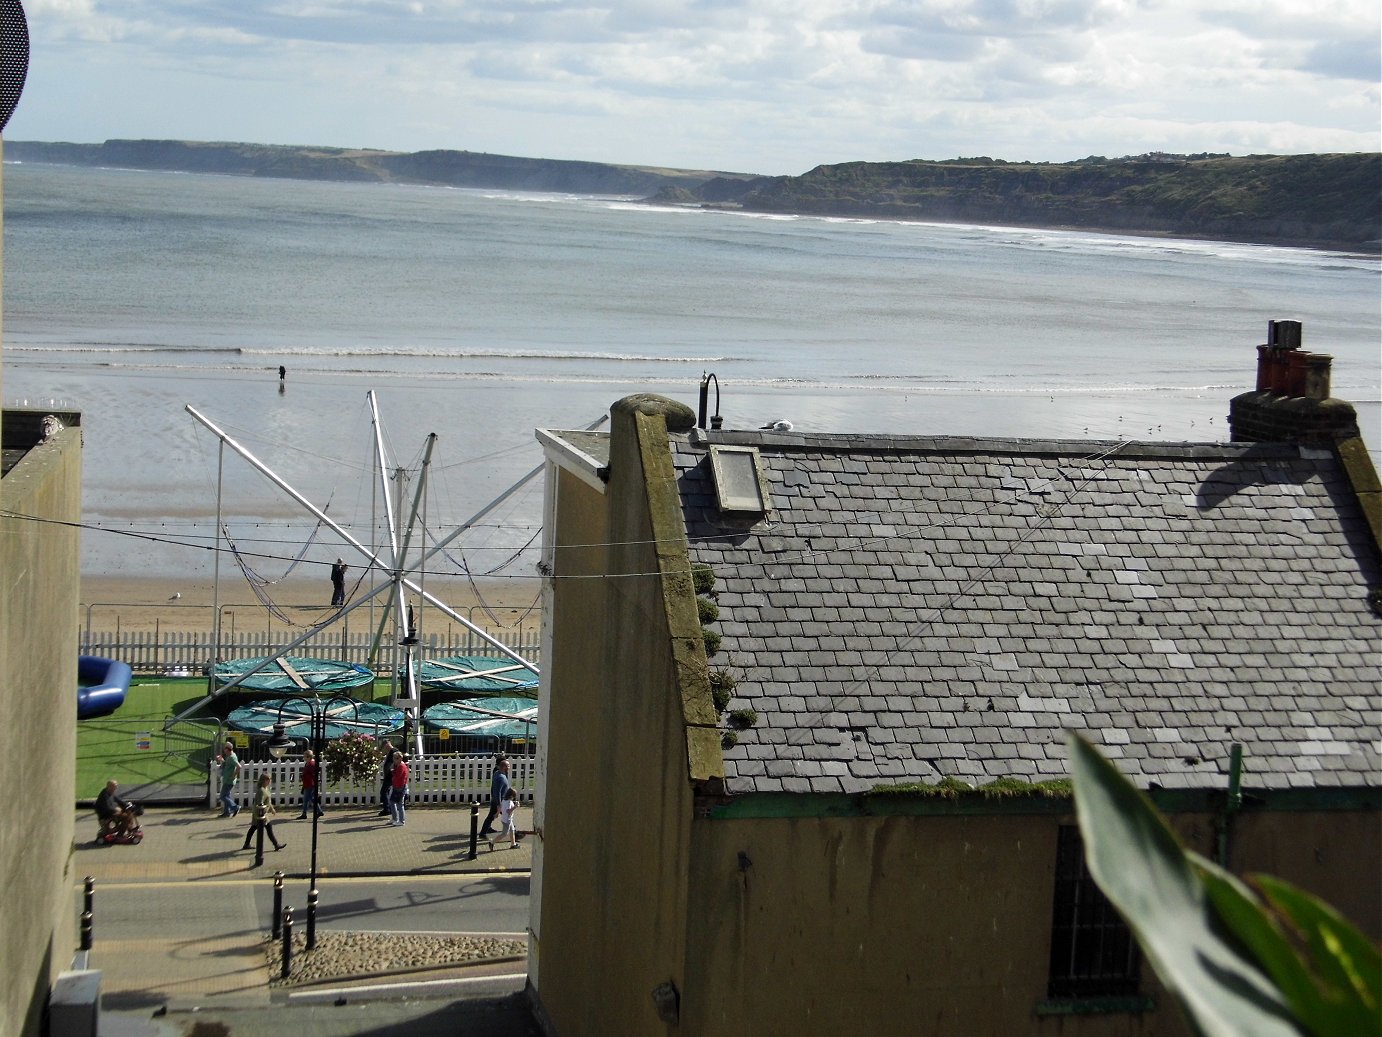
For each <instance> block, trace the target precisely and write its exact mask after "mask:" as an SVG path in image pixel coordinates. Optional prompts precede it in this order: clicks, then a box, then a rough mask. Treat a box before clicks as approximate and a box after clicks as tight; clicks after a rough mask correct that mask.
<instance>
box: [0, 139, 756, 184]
mask: <svg viewBox="0 0 1382 1037" xmlns="http://www.w3.org/2000/svg"><path fill="white" fill-rule="evenodd" d="M5 158H6V159H9V160H14V161H19V162H47V163H54V164H58V165H72V166H106V167H111V168H120V169H158V170H168V171H172V172H180V173H220V174H224V175H228V176H263V177H279V178H283V179H288V180H348V181H357V182H365V183H369V182H376V183H411V184H439V185H445V186H448V187H489V188H507V189H509V190H514V191H555V192H571V193H578V194H613V195H635V196H644V195H648V194H652V193H654V192H656V191H659V190H661V189H663V188H669V187H670V188H677V187H680V188H692V189H694V188H697V187H699V186H700V185H702V184H704V183H706V182H707V181H711V180H717V179H723V180H726V181H728V182H731V183H733V182H735V180H736V179H751V178H750V177H748V176H747V175H746V174H736V173H724V172H718V171H713V170H685V169H660V168H656V167H651V166H620V165H611V164H606V163H601V162H571V161H564V160H560V159H545V158H515V157H513V156H510V155H491V154H487V153H484V152H476V151H416V152H398V151H374V150H370V149H364V148H325V147H320V148H318V147H298V146H290V145H279V144H232V143H214V142H211V143H209V142H204V141H185V140H108V141H106V142H105V143H103V144H66V143H48V142H41V141H6V142H5Z"/></svg>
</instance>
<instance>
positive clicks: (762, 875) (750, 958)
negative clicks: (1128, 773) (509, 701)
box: [684, 815, 1187, 1037]
mask: <svg viewBox="0 0 1382 1037" xmlns="http://www.w3.org/2000/svg"><path fill="white" fill-rule="evenodd" d="M1059 821H1060V819H1059V818H1057V817H1055V816H1050V815H1048V816H1038V817H994V816H967V817H886V818H838V819H833V818H809V819H808V818H791V819H777V820H753V821H747V820H736V821H709V820H706V821H697V823H696V826H695V847H696V852H695V862H694V866H693V869H692V875H691V881H692V889H693V891H694V892H693V900H692V904H691V917H692V918H693V919H694V920H695V925H694V928H693V931H692V934H691V936H692V943H691V946H692V948H693V949H692V951H691V952H690V953H689V954H688V961H687V972H688V974H689V975H691V976H692V977H693V978H694V983H693V985H692V986H691V988H690V989H689V990H688V992H687V997H686V1001H685V1002H684V1006H685V1013H686V1019H687V1023H686V1026H685V1027H684V1032H685V1033H687V1034H695V1035H696V1037H710V1035H730V1034H758V1033H802V1034H806V1033H810V1034H834V1033H850V1032H855V1033H868V1034H898V1035H907V1037H923V1035H939V1034H945V1035H955V1037H970V1035H984V1034H991V1035H1000V1034H1004V1035H1006V1034H1053V1035H1054V1034H1081V1035H1086V1034H1087V1035H1094V1034H1098V1035H1100V1037H1123V1035H1132V1034H1153V1033H1155V1034H1166V1035H1176V1037H1181V1035H1186V1034H1187V1031H1186V1030H1185V1029H1184V1027H1183V1024H1182V1022H1181V1020H1180V1018H1179V1011H1178V1009H1176V1008H1175V1007H1174V1006H1172V1005H1170V1004H1168V1003H1167V1002H1166V1001H1165V999H1164V998H1161V997H1158V998H1157V1000H1158V1007H1157V1008H1156V1009H1155V1010H1153V1011H1151V1012H1148V1013H1145V1014H1142V1015H1133V1014H1114V1015H1101V1016H1082V1017H1073V1016H1049V1017H1038V1016H1037V1015H1036V1011H1035V1010H1036V1006H1037V1004H1038V1003H1039V1002H1041V1001H1043V1000H1044V999H1045V998H1046V982H1047V969H1048V960H1049V954H1050V930H1051V905H1052V890H1053V881H1054V874H1055V852H1056V830H1057V824H1058V822H1059ZM741 853H742V854H744V855H745V857H746V858H747V860H748V861H749V862H750V863H749V864H748V866H747V867H745V868H742V869H741V867H740V863H739V855H740V854H741ZM1143 990H1144V992H1145V993H1151V994H1153V996H1156V995H1157V994H1159V993H1160V991H1159V989H1158V988H1157V987H1156V984H1155V981H1154V980H1151V979H1147V980H1146V981H1144V984H1143Z"/></svg>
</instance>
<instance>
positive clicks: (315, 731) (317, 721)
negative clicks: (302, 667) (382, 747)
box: [269, 695, 360, 951]
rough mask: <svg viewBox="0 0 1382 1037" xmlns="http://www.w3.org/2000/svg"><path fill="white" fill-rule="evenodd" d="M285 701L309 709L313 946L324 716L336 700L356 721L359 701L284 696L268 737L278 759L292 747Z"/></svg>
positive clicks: (311, 944)
mask: <svg viewBox="0 0 1382 1037" xmlns="http://www.w3.org/2000/svg"><path fill="white" fill-rule="evenodd" d="M289 702H301V703H303V704H304V705H305V706H306V707H307V709H308V712H309V717H310V723H311V731H312V736H311V737H312V756H313V758H314V760H315V762H316V766H317V802H316V804H315V805H314V808H313V810H312V877H311V880H310V881H311V887H310V888H309V889H308V890H307V950H309V951H310V950H312V949H314V948H315V947H316V946H317V822H318V821H319V820H320V819H321V794H322V783H323V770H322V752H323V750H324V749H325V746H326V718H327V714H328V713H329V712H330V711H331V707H332V705H333V704H335V703H337V702H340V703H341V704H342V705H348V706H350V707H351V709H352V710H354V712H355V722H356V723H357V724H358V723H359V722H360V703H358V702H356V701H355V700H354V699H352V698H347V697H345V696H343V695H332V696H331V697H330V698H329V699H327V700H326V702H325V703H323V702H322V701H321V700H320V699H316V698H312V699H304V698H298V697H296V696H295V697H293V698H289V699H284V700H283V701H282V702H281V703H279V706H278V720H277V722H275V724H274V734H273V737H272V738H270V739H269V755H270V756H272V757H273V758H274V759H275V760H281V759H283V757H284V756H286V755H287V754H288V750H289V749H291V748H292V747H293V740H292V739H291V738H289V737H288V735H287V734H286V733H285V730H284V727H283V707H284V706H286V705H287V704H288V703H289Z"/></svg>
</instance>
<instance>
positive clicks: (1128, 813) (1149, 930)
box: [1067, 732, 1302, 1037]
mask: <svg viewBox="0 0 1382 1037" xmlns="http://www.w3.org/2000/svg"><path fill="white" fill-rule="evenodd" d="M1067 744H1068V745H1069V748H1070V758H1071V772H1072V775H1073V778H1074V783H1075V809H1076V812H1077V814H1078V816H1079V822H1080V834H1081V835H1082V836H1083V838H1084V844H1085V857H1086V860H1087V862H1088V864H1089V870H1090V872H1091V874H1093V876H1094V879H1095V881H1096V882H1097V883H1098V884H1099V888H1100V889H1102V890H1103V891H1104V894H1105V895H1106V896H1107V897H1108V898H1109V900H1110V901H1112V902H1113V904H1114V906H1115V907H1117V908H1118V910H1119V912H1120V913H1121V914H1122V915H1123V917H1124V919H1125V920H1126V921H1127V923H1128V926H1129V927H1130V928H1131V929H1132V931H1133V933H1134V934H1135V935H1136V937H1137V941H1138V943H1139V944H1140V945H1141V947H1142V951H1143V953H1144V954H1145V955H1146V957H1147V960H1148V961H1149V962H1150V963H1151V964H1152V967H1153V968H1154V969H1156V972H1157V975H1158V976H1160V977H1161V981H1162V982H1163V983H1164V984H1166V987H1167V988H1168V989H1169V990H1170V991H1171V992H1172V993H1173V994H1174V995H1175V996H1176V997H1177V999H1178V1000H1179V1001H1180V1003H1181V1005H1182V1007H1183V1008H1184V1009H1185V1012H1186V1015H1187V1016H1188V1018H1189V1020H1190V1024H1191V1026H1192V1027H1193V1028H1194V1029H1195V1030H1196V1032H1197V1033H1199V1034H1202V1035H1204V1037H1241V1035H1243V1034H1253V1035H1255V1037H1300V1034H1301V1032H1302V1031H1301V1030H1300V1029H1299V1028H1298V1027H1297V1026H1296V1024H1295V1023H1294V1022H1293V1020H1292V1018H1291V1015H1290V1011H1289V1009H1288V1007H1287V1005H1286V1002H1285V1000H1284V999H1283V997H1282V995H1281V993H1280V991H1278V990H1277V989H1276V987H1275V986H1274V985H1273V984H1272V982H1271V981H1270V980H1269V979H1268V978H1267V976H1265V975H1264V974H1263V972H1262V970H1261V969H1260V968H1259V967H1258V966H1257V965H1256V964H1255V963H1254V962H1253V961H1252V960H1251V959H1250V958H1249V957H1248V956H1247V955H1246V954H1245V953H1244V951H1243V948H1242V945H1241V944H1239V943H1238V942H1236V941H1234V940H1232V939H1231V938H1230V937H1228V935H1227V934H1226V933H1225V931H1224V929H1223V927H1222V925H1221V924H1220V923H1218V922H1217V920H1216V917H1215V915H1214V913H1213V908H1212V906H1211V904H1210V902H1209V898H1208V896H1207V895H1206V893H1205V889H1204V887H1203V885H1201V883H1200V880H1199V877H1198V876H1197V874H1196V873H1195V871H1194V869H1193V868H1192V867H1191V865H1190V862H1189V860H1188V859H1187V858H1186V855H1185V851H1184V850H1183V849H1182V847H1181V845H1180V842H1179V841H1178V840H1177V839H1176V837H1175V834H1174V833H1173V832H1172V831H1171V830H1170V828H1168V827H1167V826H1166V823H1165V822H1164V821H1163V820H1162V819H1161V817H1160V815H1158V814H1157V812H1156V810H1155V808H1154V807H1153V806H1152V804H1151V802H1150V800H1148V799H1147V797H1146V796H1145V795H1143V794H1142V793H1141V792H1139V791H1138V790H1137V789H1136V788H1134V787H1133V785H1132V783H1131V782H1129V781H1128V780H1127V779H1126V778H1124V777H1123V776H1122V775H1121V774H1119V773H1118V770H1117V769H1116V768H1115V767H1114V766H1113V765H1112V764H1111V763H1109V762H1108V761H1107V760H1105V759H1104V758H1103V757H1102V756H1101V755H1100V754H1099V753H1098V751H1097V750H1095V749H1094V747H1093V746H1091V745H1090V744H1089V743H1088V742H1086V741H1085V740H1084V739H1082V738H1080V737H1079V736H1078V735H1077V734H1075V733H1073V732H1071V733H1070V734H1069V735H1068V736H1067Z"/></svg>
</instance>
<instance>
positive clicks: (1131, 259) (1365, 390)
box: [0, 163, 1382, 580]
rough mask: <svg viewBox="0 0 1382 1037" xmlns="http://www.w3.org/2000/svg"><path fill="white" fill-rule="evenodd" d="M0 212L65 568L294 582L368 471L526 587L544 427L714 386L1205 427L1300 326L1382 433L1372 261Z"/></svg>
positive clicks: (1223, 436)
mask: <svg viewBox="0 0 1382 1037" xmlns="http://www.w3.org/2000/svg"><path fill="white" fill-rule="evenodd" d="M4 209H5V221H4V324H3V332H4V352H3V361H4V369H3V378H2V379H0V394H3V401H4V403H5V405H6V406H36V407H44V408H48V407H51V408H53V409H76V410H80V411H81V413H82V419H81V420H82V426H83V429H84V443H85V447H84V476H83V480H84V481H83V495H84V503H83V524H84V531H83V534H82V552H83V555H82V568H83V572H84V573H86V574H92V575H113V576H140V575H148V576H158V577H168V576H177V577H180V578H188V579H192V578H201V577H207V576H208V575H209V574H210V573H211V572H212V570H213V566H214V562H213V559H214V558H215V557H216V552H215V550H214V549H215V548H216V547H217V546H226V544H227V543H233V544H234V545H235V548H236V555H235V557H236V558H237V559H238V561H239V562H241V563H243V564H244V565H246V566H247V567H249V568H250V569H251V570H252V571H254V572H255V573H256V574H257V575H258V576H260V577H262V578H264V579H266V580H276V579H282V578H288V576H289V574H290V573H293V572H298V571H300V570H299V569H298V567H299V566H301V565H303V564H308V565H315V564H317V563H321V564H326V563H328V562H329V561H331V560H332V559H333V558H334V557H335V556H337V555H345V554H349V555H352V557H353V558H356V559H358V558H359V557H361V555H360V551H359V549H358V548H356V547H352V546H350V545H349V543H348V541H347V540H346V537H347V536H348V537H349V538H351V539H353V540H354V542H355V543H356V544H359V545H363V547H364V548H365V549H367V550H369V551H374V550H382V549H383V548H382V545H383V544H384V542H385V536H384V533H383V530H384V529H386V527H387V518H386V516H387V510H388V509H387V508H386V507H385V504H384V499H385V494H386V493H388V494H389V495H390V497H391V498H392V499H394V500H396V501H402V504H401V505H398V506H397V507H396V509H395V510H396V512H397V513H398V517H397V518H396V521H395V524H396V526H397V527H399V528H400V530H401V528H402V526H403V525H404V522H403V518H404V513H406V512H408V511H409V510H410V508H411V505H412V503H413V502H414V501H416V502H417V505H418V518H417V522H416V528H415V535H414V538H413V540H412V541H411V543H412V544H413V545H414V548H416V546H417V545H419V544H422V543H428V544H433V543H436V542H437V541H440V540H442V539H443V538H446V537H448V536H450V537H451V539H450V541H449V543H448V544H447V546H446V548H445V550H444V551H442V552H440V553H439V554H436V555H434V556H433V558H432V560H431V561H429V563H428V571H429V573H431V572H438V573H440V574H441V575H447V576H456V575H462V576H467V577H487V578H491V579H503V578H517V579H531V578H532V577H533V575H534V566H535V564H536V562H537V560H538V558H537V555H536V553H535V547H534V545H535V544H536V543H537V542H538V539H539V537H540V525H541V515H542V493H543V484H542V479H541V478H540V477H538V478H531V479H528V480H527V481H526V482H524V481H523V480H524V477H525V476H527V475H529V473H531V472H533V471H534V470H537V469H538V468H540V466H541V463H542V453H541V448H540V446H539V444H538V442H537V440H536V437H535V434H534V433H535V430H536V429H538V428H561V429H570V428H584V427H587V426H589V425H591V424H593V423H595V422H598V421H599V420H600V419H601V418H602V417H604V416H606V415H607V414H608V411H609V408H610V405H611V404H612V403H614V402H615V401H616V400H618V399H620V398H622V397H624V396H627V395H629V394H631V393H642V392H654V393H660V394H663V395H666V396H670V397H673V398H675V399H678V400H681V401H683V402H685V403H687V404H688V405H690V406H691V407H692V408H693V409H694V408H695V407H696V406H697V400H698V390H699V386H700V384H701V382H702V379H703V378H705V377H706V376H707V375H713V376H714V378H713V380H712V381H711V382H710V385H711V392H710V396H709V404H710V410H711V411H712V412H718V413H719V414H720V415H721V416H722V417H723V420H724V424H725V426H726V427H729V428H757V427H760V426H763V425H765V424H768V423H770V422H774V421H778V420H786V421H790V422H791V423H792V425H793V427H794V428H796V429H799V430H802V431H807V432H859V433H865V432H866V433H884V434H906V435H926V436H940V435H964V436H998V437H1024V438H1058V439H1071V440H1088V441H1101V442H1108V441H1123V440H1134V441H1147V440H1152V441H1155V440H1180V441H1184V440H1191V441H1202V442H1223V441H1225V440H1227V438H1228V429H1227V424H1226V417H1225V416H1226V414H1227V411H1228V401H1229V399H1230V397H1232V396H1233V395H1235V394H1237V393H1239V392H1242V391H1244V390H1246V389H1250V388H1252V386H1253V384H1254V378H1255V371H1256V351H1255V347H1256V346H1257V345H1258V344H1260V343H1262V342H1264V341H1265V340H1266V332H1267V322H1268V320H1270V319H1273V318H1293V319H1298V320H1301V321H1302V322H1303V324H1304V342H1303V344H1304V346H1305V348H1307V349H1310V350H1314V351H1317V352H1324V353H1329V354H1331V355H1332V356H1333V357H1334V358H1335V360H1334V367H1333V388H1334V395H1336V396H1339V397H1342V398H1344V399H1347V400H1350V401H1351V402H1353V403H1354V404H1355V405H1357V406H1358V408H1359V412H1360V418H1361V423H1362V425H1363V430H1364V438H1365V440H1366V442H1367V444H1368V446H1369V448H1370V450H1371V451H1372V453H1373V456H1374V459H1375V460H1376V459H1377V458H1378V456H1379V444H1380V443H1382V434H1380V433H1382V427H1380V426H1382V403H1380V402H1379V401H1380V400H1382V385H1380V383H1382V360H1379V343H1380V342H1382V302H1380V301H1379V300H1382V294H1380V293H1382V264H1380V262H1379V257H1378V256H1376V255H1357V254H1350V253H1341V252H1328V251H1316V250H1307V249H1297V248H1279V247H1270V246H1261V245H1248V244H1234V243H1225V242H1214V241H1193V240H1182V239H1174V238H1167V237H1137V236H1132V235H1126V234H1100V233H1091V232H1086V231H1070V230H1042V229H1026V228H1013V227H994V226H972V225H959V224H934V223H916V222H901V221H894V220H870V219H843V218H841V219H833V218H823V217H806V216H785V215H772V216H768V215H758V214H751V213H743V212H726V211H707V210H700V209H694V208H677V207H667V206H657V205H649V204H644V203H642V202H641V201H639V200H638V199H633V198H614V197H593V196H579V195H555V194H530V193H520V192H512V191H500V190H477V189H452V188H445V187H428V186H411V185H384V184H351V183H329V182H311V181H297V180H275V179H257V178H244V177H230V176H214V175H201V174H181V173H167V172H147V171H133V170H122V169H88V168H77V167H62V166H51V165H34V164H22V163H7V164H6V165H5V167H4ZM280 368H281V369H282V370H283V376H282V377H281V378H280ZM433 436H435V439H432V438H431V437H433ZM227 441H229V443H230V444H232V445H223V443H226V442H227ZM429 446H430V449H429ZM1091 449H1092V450H1093V447H1092V448H1091ZM381 458H382V461H381ZM424 471H425V473H426V478H425V479H424V478H422V474H423V472H424ZM420 485H421V486H422V487H423V488H422V489H421V490H419V486H420ZM309 505H310V508H309ZM312 509H316V511H317V512H322V513H324V514H325V515H326V516H327V518H328V519H329V521H328V522H323V521H322V520H321V518H320V515H318V514H317V513H316V512H314V511H313V510H312ZM218 515H219V516H220V519H221V524H222V530H223V532H224V534H225V536H227V537H229V538H230V540H229V541H226V540H223V539H220V538H218V537H217V516H218ZM467 523H470V524H469V525H468V528H466V529H465V530H464V532H460V533H457V532H456V531H457V530H458V529H459V527H461V526H463V525H467ZM333 524H334V525H335V526H338V527H339V530H343V531H345V532H344V533H342V532H340V531H339V530H337V529H333V528H332V526H333ZM400 535H401V533H400ZM221 557H222V558H223V559H225V558H226V557H227V555H226V553H225V552H222V554H221ZM222 564H224V565H226V566H227V567H229V563H228V562H224V561H223V563H222ZM322 578H323V579H324V576H323V577H322Z"/></svg>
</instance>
